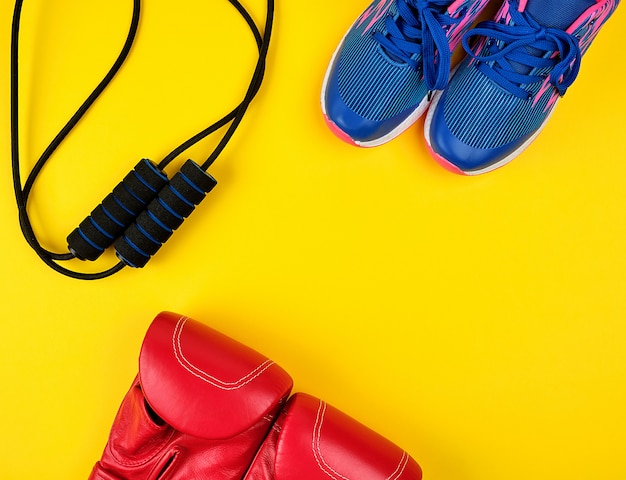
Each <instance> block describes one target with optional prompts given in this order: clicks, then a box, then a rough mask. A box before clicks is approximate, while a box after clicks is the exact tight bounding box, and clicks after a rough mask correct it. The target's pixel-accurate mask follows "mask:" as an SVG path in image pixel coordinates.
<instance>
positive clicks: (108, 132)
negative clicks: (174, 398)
mask: <svg viewBox="0 0 626 480" xmlns="http://www.w3.org/2000/svg"><path fill="white" fill-rule="evenodd" d="M131 3H132V2H131V1H130V0H109V1H107V2H84V1H79V0H62V1H59V0H57V1H43V0H27V1H26V2H25V5H24V12H23V35H22V50H21V72H20V73H21V84H20V88H21V98H20V107H21V116H20V125H21V129H22V137H21V147H22V156H23V158H22V164H23V167H24V168H25V169H29V168H30V167H32V165H33V163H34V161H35V160H36V158H37V157H38V155H39V154H41V152H42V151H43V149H44V148H45V146H46V145H47V144H48V142H49V141H50V140H51V139H52V137H53V136H54V135H55V134H56V133H57V132H58V130H59V129H60V127H61V126H62V125H63V124H64V122H65V121H66V120H67V118H69V116H70V115H71V114H72V113H73V112H74V110H75V109H76V108H77V106H78V105H79V104H80V103H81V102H82V101H83V99H84V98H85V97H86V95H87V94H88V93H89V92H90V91H91V89H92V88H93V86H94V85H95V84H96V83H97V82H98V81H99V80H100V78H101V77H102V76H103V74H104V73H105V72H106V70H107V69H108V68H109V66H110V64H111V63H112V61H113V59H114V58H115V56H116V55H117V53H118V51H119V49H120V47H121V45H122V42H123V39H124V37H125V34H126V31H127V27H128V24H129V21H130V13H131ZM245 3H246V4H247V5H249V6H250V8H251V10H252V11H253V14H254V16H255V18H256V19H258V20H259V21H262V20H263V16H264V4H263V2H262V1H259V0H254V1H253V2H251V1H246V2H245ZM366 4H367V2H366V1H362V2H337V1H336V0H316V1H314V2H310V1H309V2H304V1H299V0H289V1H278V4H277V7H276V18H275V21H276V27H275V33H274V36H273V39H272V48H271V51H270V56H269V60H268V71H267V76H266V79H265V83H264V84H263V87H262V90H261V92H260V93H259V95H258V97H257V99H256V100H255V102H254V103H253V105H252V107H251V109H250V111H249V113H248V114H247V116H246V117H245V119H244V121H243V123H242V125H241V128H240V129H239V130H238V131H237V133H236V135H235V137H234V138H233V141H232V142H231V143H230V145H229V146H228V148H227V149H226V151H225V152H224V154H223V155H222V156H221V157H220V158H219V160H218V161H217V162H216V164H215V165H214V166H213V168H211V170H210V172H211V173H212V175H213V176H215V177H216V178H217V180H218V182H219V183H218V187H217V188H216V189H215V190H214V191H213V193H211V194H210V195H209V196H208V198H207V199H206V200H205V201H204V203H203V204H202V205H201V206H200V207H199V208H198V209H197V210H196V212H195V213H194V214H193V215H192V217H191V218H190V219H189V220H188V221H187V222H186V223H185V224H184V225H183V226H182V227H181V228H180V229H179V231H178V232H177V233H176V235H175V236H174V237H172V239H171V240H170V241H169V242H168V243H167V244H166V245H165V246H164V247H163V248H162V250H161V251H160V252H159V254H158V255H157V256H156V257H155V258H154V259H153V260H152V261H151V262H150V263H149V264H148V266H147V267H146V268H144V269H143V270H131V269H125V270H124V271H123V272H122V273H119V274H118V275H116V276H114V277H112V278H110V279H107V280H101V281H95V282H84V281H78V280H73V279H69V278H65V277H63V276H61V275H59V274H57V273H55V272H53V271H52V270H50V269H49V268H47V267H46V266H45V265H44V264H43V263H41V261H40V260H39V259H38V258H37V257H36V255H35V254H34V252H33V251H32V250H30V248H29V247H28V246H27V244H26V242H25V241H24V239H23V238H22V236H21V233H20V231H19V227H18V222H17V213H16V208H15V204H14V199H13V193H12V184H11V180H10V168H9V158H10V144H9V138H10V137H9V68H8V67H9V39H10V36H9V31H10V23H11V16H12V9H13V5H12V2H11V1H9V0H2V2H1V5H0V19H1V25H2V26H1V32H2V33H1V37H0V38H1V43H0V52H1V53H0V62H1V64H2V65H3V66H4V67H3V68H2V75H0V93H1V95H0V105H1V107H0V108H1V112H2V115H0V131H1V132H2V133H1V134H0V152H1V153H2V158H4V161H3V162H2V166H1V167H0V168H1V175H0V177H1V178H2V183H1V184H0V221H1V222H2V226H3V228H2V237H1V238H2V239H1V245H0V246H1V249H0V251H2V253H3V260H2V275H1V279H0V282H1V284H0V292H1V293H0V295H1V298H2V300H3V307H4V308H3V315H2V316H3V320H2V335H1V337H0V338H1V340H0V352H1V353H0V355H1V362H0V363H1V367H0V380H1V382H2V395H1V397H0V418H1V419H2V422H1V425H2V429H1V431H0V478H2V479H4V480H29V479H42V478H45V479H65V480H67V479H72V480H73V479H76V480H79V479H86V478H87V476H88V475H89V471H90V469H91V466H92V465H93V463H94V462H95V461H96V460H97V459H98V458H99V457H100V454H101V451H102V448H103V447H104V444H105V442H106V439H107V435H108V431H109V428H110V425H111V422H112V421H113V418H114V415H115V412H116V410H117V408H118V406H119V403H120V401H121V400H122V397H123V395H124V394H125V392H126V390H127V388H128V386H129V385H130V382H131V380H132V378H133V376H134V374H135V372H136V368H137V366H136V362H137V355H138V352H139V347H140V344H141V340H142V338H143V335H144V333H145V330H146V328H147V326H148V325H149V323H150V321H151V320H152V318H153V317H154V315H155V314H156V313H158V312H159V311H161V310H172V311H176V312H178V313H183V314H186V315H189V316H192V317H194V318H196V319H197V320H200V321H202V322H205V323H207V324H209V325H211V326H213V327H214V328H217V329H219V330H221V331H223V332H224V333H226V334H228V335H231V336H232V337H234V338H236V339H237V340H239V341H241V342H243V343H246V344H248V345H250V346H252V347H254V348H255V349H257V350H259V351H260V352H262V353H264V354H265V355H267V356H269V357H271V358H273V359H274V360H276V361H277V362H278V363H280V364H281V365H282V366H283V367H284V368H285V369H287V370H288V371H289V372H290V373H291V374H292V375H293V377H294V379H295V386H296V389H297V390H300V391H306V392H308V393H311V394H314V395H317V396H319V397H322V398H324V399H325V400H327V401H328V402H329V403H331V404H333V405H335V406H337V407H339V408H341V409H342V410H344V411H345V412H347V413H349V414H350V415H352V416H354V417H355V418H357V419H358V420H360V421H362V422H363V423H365V424H367V425H369V426H370V427H372V428H374V429H375V430H377V431H379V432H380V433H382V434H383V435H385V436H387V437H388V438H390V439H391V440H393V441H394V442H396V443H397V444H399V445H401V446H402V447H404V448H405V449H406V450H408V451H409V452H410V453H411V454H412V455H413V456H414V457H415V458H416V459H417V461H418V462H419V463H420V464H421V466H422V467H423V470H424V478H425V479H428V480H504V479H506V480H521V479H527V478H533V479H534V480H554V479H568V480H570V479H589V478H598V479H603V480H623V479H624V478H626V464H625V463H624V458H625V457H624V455H625V453H626V439H625V434H624V432H625V431H626V408H625V405H626V385H625V382H624V379H625V374H626V349H625V348H624V345H625V342H626V321H625V320H626V313H625V308H626V295H625V291H626V288H625V287H626V274H625V272H626V255H625V254H624V245H626V197H625V193H624V191H625V188H624V185H625V179H626V148H625V147H624V124H625V121H626V114H625V113H624V109H625V108H626V93H625V89H624V88H623V79H624V78H626V67H625V63H624V50H623V45H624V31H626V11H624V10H622V8H626V7H620V8H619V9H618V11H617V13H616V14H615V15H614V17H613V18H612V19H611V20H609V22H608V24H607V25H606V26H605V27H604V28H603V30H602V31H601V32H600V35H599V37H598V39H597V40H596V42H595V43H594V45H593V46H592V47H591V49H590V51H589V53H588V54H587V55H586V56H585V58H584V60H583V65H582V71H581V74H580V76H579V78H578V80H577V81H576V83H575V84H574V86H572V87H571V89H570V90H569V91H568V93H567V95H566V96H565V98H564V99H563V100H562V101H561V102H560V103H559V105H558V108H557V111H556V113H555V114H554V116H553V118H552V120H551V121H550V123H549V125H548V127H547V128H546V129H545V130H544V132H543V133H542V135H541V136H540V137H539V139H538V140H537V141H536V142H535V143H534V144H533V145H532V146H531V147H530V148H529V149H528V150H527V151H526V152H525V153H524V154H523V155H522V156H521V157H520V158H518V159H516V160H515V161H514V162H513V163H511V164H509V165H508V166H506V167H505V168H502V169H500V170H498V171H496V172H493V173H490V174H487V175H483V176H480V177H477V178H464V177H460V176H456V175H453V174H451V173H448V172H447V171H445V170H443V169H442V168H440V167H439V166H438V165H437V164H435V162H434V161H433V160H432V159H431V158H430V157H429V155H428V152H427V150H426V147H425V144H424V140H423V136H422V133H421V127H422V122H421V121H420V122H418V123H417V125H416V126H414V127H413V128H411V129H410V130H409V131H407V132H406V133H405V134H403V135H402V136H401V137H400V138H398V139H396V140H394V141H393V142H391V143H389V144H387V145H385V146H382V147H379V148H375V149H357V148H355V147H351V146H349V145H347V144H344V143H342V142H341V141H339V140H337V139H336V138H335V137H334V136H333V135H332V134H331V133H330V132H329V131H328V129H327V128H326V126H325V124H324V121H323V119H322V115H321V112H320V107H319V91H320V85H321V81H322V77H323V74H324V71H325V69H326V65H327V62H328V60H329V59H330V56H331V54H332V52H333V50H334V49H335V47H336V45H337V42H338V41H339V40H340V38H341V36H342V35H343V34H344V32H345V30H346V29H347V28H348V26H349V25H350V24H351V22H352V21H353V20H354V19H355V18H356V16H357V15H358V14H359V13H360V12H361V11H362V10H363V9H364V8H365V7H366ZM495 7H497V5H495V4H494V6H493V8H495ZM254 62H255V47H254V43H253V41H252V40H251V36H250V34H249V32H248V31H247V29H246V27H245V24H244V23H243V22H242V21H241V19H240V18H239V17H238V16H237V14H236V13H235V12H234V10H233V9H232V7H230V5H229V4H228V3H227V2H226V1H225V0H224V1H218V0H215V1H211V2H207V1H191V0H189V1H185V0H183V1H181V2H172V1H166V0H146V1H144V2H143V12H142V19H141V25H140V29H139V34H138V38H137V41H136V44H135V46H134V48H133V50H132V52H131V55H130V57H129V59H128V61H127V63H126V64H125V66H124V67H123V69H122V70H121V72H120V73H119V75H118V77H117V78H116V79H115V80H114V82H113V83H112V84H111V86H110V87H109V88H108V90H107V91H106V92H105V94H104V95H103V96H102V97H101V98H100V99H99V101H98V102H97V103H96V105H95V106H94V108H92V110H91V111H90V112H89V114H88V115H87V116H86V117H85V119H84V120H83V121H82V122H81V124H80V126H79V127H78V128H77V129H76V130H75V131H74V132H73V133H72V135H71V136H70V137H69V138H68V140H67V141H66V142H65V143H64V144H63V145H62V147H61V148H60V149H59V150H58V152H57V153H56V154H55V155H54V156H53V157H52V159H51V161H50V163H49V165H48V166H47V167H46V168H45V170H44V172H43V174H42V175H41V178H40V180H39V181H38V183H37V184H36V186H35V191H34V194H33V196H32V202H31V204H30V212H31V215H32V218H33V221H34V223H35V227H36V229H37V233H38V235H39V238H40V239H41V241H42V242H43V244H44V245H45V246H47V247H48V248H50V249H54V250H59V251H62V250H63V249H65V237H66V235H67V234H68V233H69V232H70V231H71V230H72V229H74V228H75V226H76V225H77V224H78V223H79V222H80V221H81V220H82V219H83V218H84V216H85V215H86V214H87V213H89V212H90V211H91V209H93V208H94V207H95V206H96V205H97V204H98V203H99V202H100V201H101V200H102V198H104V196H105V195H106V194H107V193H109V191H110V190H111V188H112V187H113V186H114V185H115V184H116V183H117V182H118V181H119V180H121V178H122V177H123V176H124V175H125V174H126V173H127V172H128V171H129V170H130V169H131V168H132V166H133V165H135V163H136V162H137V161H138V160H139V159H140V158H143V157H147V158H151V159H153V160H157V161H158V160H160V159H161V158H163V156H164V155H166V154H167V153H169V151H170V150H171V149H172V148H173V147H175V146H176V145H178V144H179V143H180V142H182V141H183V140H185V139H186V138H188V137H189V136H191V135H192V134H193V133H195V132H197V131H199V130H200V129H202V128H203V127H204V126H206V125H208V124H210V123H212V122H213V121H215V120H216V119H218V118H220V117H221V116H222V115H223V114H224V113H226V112H227V111H229V110H230V109H231V108H232V107H233V106H234V105H235V104H236V103H237V102H238V101H239V99H240V98H241V96H242V94H243V91H244V89H245V88H246V86H247V82H248V78H249V75H250V72H251V71H252V67H253V65H254ZM216 138H217V137H214V138H212V139H209V140H206V141H204V142H202V143H201V144H199V145H198V146H196V147H194V148H193V149H192V151H191V152H189V154H188V155H186V156H185V157H191V158H194V159H195V160H197V161H202V160H203V159H204V158H206V156H208V154H209V153H210V151H211V148H212V146H213V145H214V144H215V142H216ZM181 162H182V159H179V160H177V161H176V162H175V164H174V165H172V167H176V166H179V165H180V164H181ZM173 170H174V168H170V169H168V171H169V173H170V174H171V173H172V172H173ZM111 264H113V257H112V255H108V256H106V257H105V258H104V259H101V260H100V261H99V262H98V263H97V264H96V265H94V266H90V265H83V264H79V263H76V264H72V266H73V267H74V268H84V269H93V270H99V269H101V268H106V267H108V266H109V265H111Z"/></svg>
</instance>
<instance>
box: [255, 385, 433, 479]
mask: <svg viewBox="0 0 626 480" xmlns="http://www.w3.org/2000/svg"><path fill="white" fill-rule="evenodd" d="M421 477H422V472H421V469H420V467H419V466H418V464H417V463H416V462H415V460H413V458H411V457H410V456H409V455H408V454H407V453H406V452H404V451H403V450H402V449H400V448H399V447H398V446H396V445H395V444H393V443H391V442H390V441H389V440H387V439H385V438H384V437H382V436H380V435H379V434H377V433H376V432H374V431H372V430H370V429H369V428H367V427H365V426H364V425H362V424H361V423H359V422H357V421H356V420H354V419H353V418H351V417H349V416H347V415H346V414H344V413H342V412H340V411H339V410H337V409H336V408H333V407H332V406H330V405H328V404H327V403H325V402H323V401H321V400H318V399H316V398H314V397H311V396H309V395H305V394H301V393H298V394H295V395H294V396H293V397H292V398H291V399H290V400H289V402H287V405H286V406H285V408H284V409H283V411H282V412H281V414H280V416H279V419H278V420H277V422H276V425H275V426H274V427H273V429H272V432H271V433H270V436H269V437H268V441H267V442H265V443H264V444H263V447H262V448H261V451H260V452H259V454H258V455H257V457H256V459H255V461H254V464H253V465H252V467H251V469H250V471H249V472H248V474H247V475H246V477H245V480H302V479H307V480H316V479H324V480H328V479H329V478H330V479H335V480H361V479H367V480H379V479H380V480H420V479H421Z"/></svg>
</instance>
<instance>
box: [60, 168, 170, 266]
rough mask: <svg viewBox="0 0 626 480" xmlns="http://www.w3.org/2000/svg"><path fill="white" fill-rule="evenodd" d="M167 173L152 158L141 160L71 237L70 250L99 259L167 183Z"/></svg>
mask: <svg viewBox="0 0 626 480" xmlns="http://www.w3.org/2000/svg"><path fill="white" fill-rule="evenodd" d="M167 181H168V180H167V175H165V173H164V172H163V171H162V170H161V169H160V168H159V167H158V166H157V165H156V164H155V163H154V162H152V161H150V160H148V159H143V160H141V161H140V162H139V163H138V164H137V165H135V168H134V169H133V170H131V171H130V172H129V173H128V174H127V175H126V176H125V177H124V179H123V180H122V181H121V182H120V183H118V184H117V185H116V186H115V188H114V189H113V191H112V192H111V193H110V194H108V195H107V196H106V197H105V199H104V200H103V201H102V203H101V204H100V205H98V206H97V207H96V208H95V209H94V210H93V211H92V212H91V213H90V214H89V216H88V217H87V218H85V220H83V221H82V222H81V223H80V225H79V226H78V227H77V228H76V229H74V231H72V233H70V234H69V235H68V237H67V243H68V248H69V250H70V252H72V254H73V255H74V256H75V257H76V258H79V259H81V260H96V259H97V258H98V257H99V256H100V255H101V254H102V252H104V250H105V249H106V248H108V247H109V246H111V245H112V244H113V242H114V241H115V239H116V238H117V237H119V236H120V235H121V234H122V233H123V232H124V230H125V229H126V228H127V227H128V226H129V225H131V224H132V223H133V221H134V220H135V218H137V216H138V215H139V214H140V213H141V212H142V211H143V210H144V208H145V207H146V205H148V203H149V202H150V201H151V200H152V199H154V198H155V197H156V196H157V194H158V193H159V191H160V190H162V189H163V187H164V186H165V185H167Z"/></svg>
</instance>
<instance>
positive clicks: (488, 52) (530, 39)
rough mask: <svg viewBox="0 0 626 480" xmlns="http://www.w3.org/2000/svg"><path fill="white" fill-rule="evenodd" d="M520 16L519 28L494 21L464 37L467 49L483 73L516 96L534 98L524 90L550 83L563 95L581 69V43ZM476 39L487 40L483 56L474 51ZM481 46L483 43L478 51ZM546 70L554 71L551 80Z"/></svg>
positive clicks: (480, 26)
mask: <svg viewBox="0 0 626 480" xmlns="http://www.w3.org/2000/svg"><path fill="white" fill-rule="evenodd" d="M516 16H519V17H520V18H518V19H517V21H516V24H515V25H506V24H502V23H497V22H494V21H487V22H483V23H481V24H479V25H478V26H477V27H476V28H474V29H472V30H470V31H468V32H467V33H466V34H465V35H464V36H463V48H464V49H465V51H466V52H467V53H468V54H469V55H470V56H471V57H472V58H473V59H475V60H476V61H477V62H478V63H477V67H478V68H479V69H480V71H481V72H482V73H484V74H485V75H487V76H488V77H489V78H490V79H491V80H492V81H494V82H495V83H496V84H497V85H499V86H500V87H502V88H504V89H505V90H506V91H508V92H510V93H511V94H513V95H515V96H516V97H519V98H521V99H524V100H527V99H530V98H531V97H532V94H531V93H530V92H529V91H528V90H527V89H524V88H523V87H524V86H526V87H528V86H530V85H533V84H535V83H543V82H545V81H546V80H548V81H549V83H551V84H552V85H553V86H554V87H555V88H556V89H557V91H558V92H559V95H561V96H563V95H564V94H565V92H566V90H567V88H568V87H569V86H570V85H571V84H572V83H573V82H574V80H575V79H576V76H577V75H578V71H579V69H580V61H581V57H582V54H581V51H580V47H579V45H578V41H577V40H576V38H575V37H574V36H573V35H570V34H569V33H567V32H565V31H563V30H560V29H558V28H545V27H543V26H541V25H539V24H538V23H537V22H535V21H534V20H532V19H530V18H526V17H525V16H523V15H522V14H518V15H516ZM522 21H523V23H522ZM518 22H519V23H518ZM474 37H480V38H481V39H482V41H485V46H486V48H485V49H484V50H483V53H474V51H473V50H472V48H471V46H470V40H471V39H472V38H474ZM481 45H482V42H479V43H478V48H477V52H478V51H480V50H481ZM542 71H543V72H546V71H550V75H549V77H546V75H543V74H541V72H542Z"/></svg>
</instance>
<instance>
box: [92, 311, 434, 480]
mask: <svg viewBox="0 0 626 480" xmlns="http://www.w3.org/2000/svg"><path fill="white" fill-rule="evenodd" d="M292 385H293V382H292V379H291V377H290V376H289V375H288V374H287V373H286V372H285V371H284V370H283V369H282V368H281V367H279V366H278V365H277V364H275V363H274V362H272V361H271V360H269V359H267V358H266V357H264V356H263V355H261V354H259V353H258V352H256V351H254V350H252V349H250V348H248V347H246V346H244V345H242V344H241V343H239V342H237V341H235V340H233V339H231V338H229V337H227V336H225V335H223V334H221V333H219V332H217V331H215V330H213V329H211V328H209V327H208V326H206V325H203V324H201V323H199V322H196V321H194V320H191V319H189V318H187V317H183V316H180V315H176V314H173V313H168V312H164V313H161V314H159V315H158V316H157V317H156V318H155V319H154V321H153V322H152V324H151V325H150V328H149V329H148V332H147V333H146V336H145V339H144V341H143V345H142V347H141V353H140V356H139V374H138V375H137V377H136V379H135V380H134V382H133V384H132V386H131V388H130V390H129V392H128V393H127V394H126V396H125V397H124V400H123V402H122V405H121V407H120V409H119V411H118V413H117V416H116V418H115V421H114V423H113V427H112V429H111V433H110V436H109V441H108V443H107V445H106V447H105V450H104V453H103V455H102V459H101V460H100V461H99V462H97V463H96V465H95V466H94V468H93V471H92V472H91V475H90V477H89V479H90V480H194V479H200V480H204V479H210V480H235V479H236V480H318V479H319V480H329V479H333V480H420V479H421V476H422V474H421V470H420V467H419V466H418V464H417V463H416V462H415V460H414V459H413V458H411V457H410V456H409V455H408V454H407V453H406V452H405V451H403V450H402V449H400V448H399V447H398V446H396V445H394V444H393V443H391V442H390V441H389V440H387V439H385V438H383V437H382V436H380V435H379V434H377V433H376V432H374V431H372V430H370V429H369V428H367V427H365V426H364V425H362V424H361V423H359V422H357V421H356V420H354V419H352V418H351V417H349V416H347V415H346V414H344V413H342V412H340V411H339V410H337V409H336V408H334V407H332V406H330V405H328V404H327V403H325V402H323V401H321V400H319V399H317V398H314V397H312V396H310V395H306V394H302V393H296V394H294V395H293V396H291V397H290V393H291V388H292Z"/></svg>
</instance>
